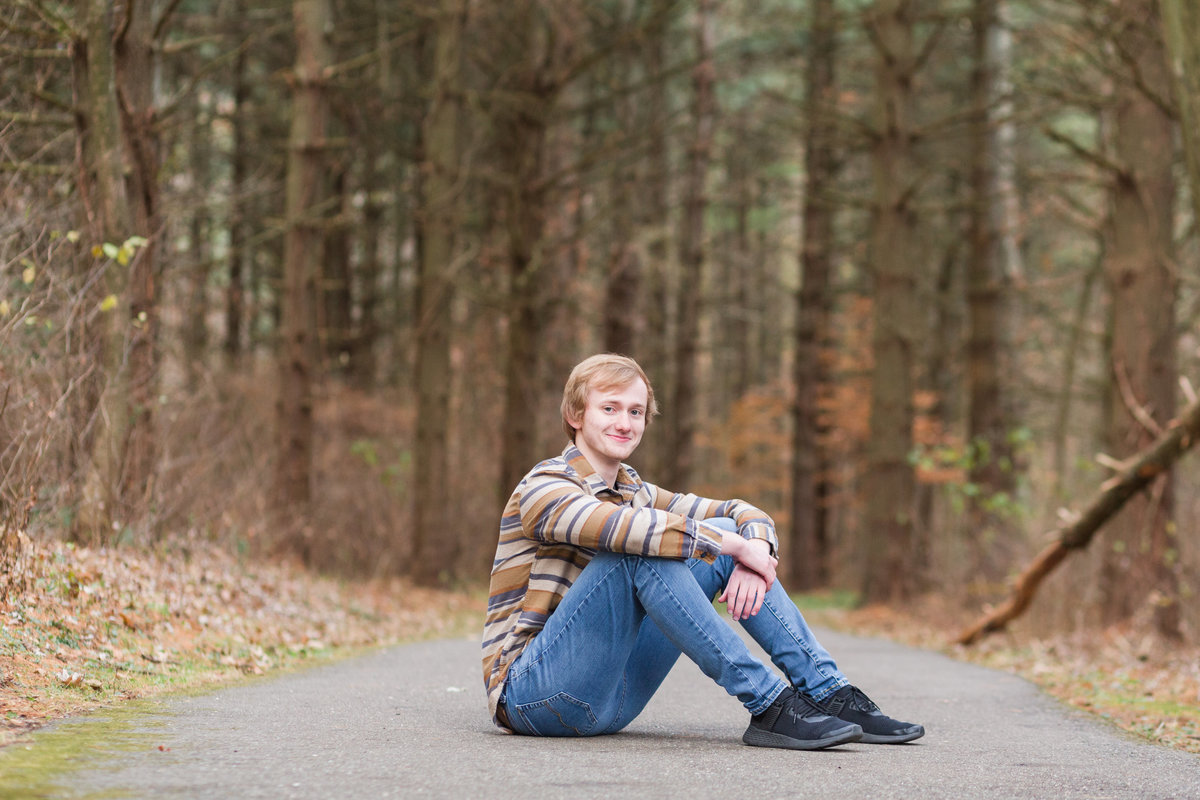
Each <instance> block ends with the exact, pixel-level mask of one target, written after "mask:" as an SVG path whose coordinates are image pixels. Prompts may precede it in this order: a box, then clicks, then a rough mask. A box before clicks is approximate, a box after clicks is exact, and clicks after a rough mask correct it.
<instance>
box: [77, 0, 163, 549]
mask: <svg viewBox="0 0 1200 800" xmlns="http://www.w3.org/2000/svg"><path fill="white" fill-rule="evenodd" d="M134 6H135V4H132V3H131V4H128V5H126V6H122V7H119V9H116V10H119V11H121V12H122V15H123V16H122V17H120V18H117V17H116V16H115V11H114V8H113V7H112V6H111V4H109V3H106V2H99V0H80V6H79V18H80V19H81V20H82V26H81V30H82V33H83V38H81V39H77V40H75V41H74V42H73V43H72V72H73V78H74V87H75V99H76V103H75V106H76V109H77V111H76V126H77V133H78V136H79V140H80V146H79V147H78V148H77V153H78V154H79V157H80V163H79V165H78V167H79V172H80V180H79V190H80V198H81V201H82V211H83V217H84V222H83V225H82V227H84V228H85V229H86V230H87V231H88V235H89V238H91V240H92V241H91V244H92V245H93V247H94V248H97V249H96V251H95V252H100V249H101V248H105V249H106V252H105V253H104V254H103V255H102V256H100V258H101V259H102V260H101V261H99V262H94V263H93V265H92V266H91V268H93V269H95V268H98V269H102V270H103V272H104V278H103V280H102V281H100V282H98V283H97V284H96V285H97V287H98V288H99V292H98V295H97V297H96V301H97V302H96V305H98V306H100V308H101V309H102V311H103V313H102V315H101V319H102V321H101V322H100V324H99V326H98V327H97V328H94V329H93V330H92V331H91V336H90V337H89V338H91V341H92V343H93V347H94V348H95V349H94V350H93V354H94V357H95V358H96V360H97V362H98V363H99V364H100V366H101V371H100V374H101V380H102V381H104V385H103V387H102V388H100V389H99V392H98V394H97V395H96V396H98V397H99V410H98V412H99V413H98V417H97V419H96V428H95V434H94V438H93V439H92V443H91V460H90V464H89V466H88V469H87V474H86V477H85V482H84V489H83V497H82V498H81V501H80V512H79V515H78V517H77V519H76V525H77V534H80V535H83V536H87V537H92V538H100V537H108V536H111V534H112V530H113V528H112V522H113V521H121V522H131V521H134V520H136V519H137V518H138V517H140V516H141V515H142V514H143V513H144V512H145V511H146V510H147V509H148V508H149V502H148V500H149V496H150V494H151V493H152V491H153V483H152V482H153V476H154V467H155V464H156V459H157V433H156V426H155V417H154V414H153V409H154V408H155V407H156V406H157V402H156V398H157V381H158V359H157V354H156V346H155V337H156V327H157V317H158V314H157V298H156V287H157V279H158V274H157V273H158V268H157V256H156V253H157V248H158V238H159V236H160V233H161V231H160V230H159V228H160V221H159V217H158V194H159V188H158V161H159V154H158V149H159V145H158V133H157V129H156V123H155V107H154V98H153V93H152V85H153V84H152V81H153V77H154V75H155V70H156V66H157V62H156V55H155V52H156V51H155V48H154V43H153V41H152V37H153V34H154V31H153V30H152V29H151V27H150V23H149V21H148V19H147V18H149V17H150V16H151V14H150V13H149V11H148V10H147V9H144V8H135V7H134ZM135 236H140V237H141V239H137V240H135V239H134V238H132V237H135ZM135 241H137V242H138V244H133V242H135ZM112 301H115V305H110V304H111V303H112ZM85 413H86V414H88V416H90V415H91V413H92V410H91V409H88V410H86V411H85ZM81 422H84V425H81V428H80V429H81V430H82V429H85V428H86V422H85V421H81Z"/></svg>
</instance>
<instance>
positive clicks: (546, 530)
mask: <svg viewBox="0 0 1200 800" xmlns="http://www.w3.org/2000/svg"><path fill="white" fill-rule="evenodd" d="M520 515H521V527H522V528H523V529H524V531H525V534H526V535H527V536H529V537H531V538H533V539H535V540H536V541H538V542H541V543H544V544H549V543H558V544H570V545H575V546H577V547H586V548H590V549H593V550H600V551H608V552H615V553H631V554H634V555H641V556H657V557H660V558H679V559H687V558H702V559H704V560H706V561H711V560H712V559H714V558H716V556H717V555H718V554H720V552H721V541H720V539H719V538H717V537H715V536H713V535H712V534H711V533H709V532H708V531H705V530H704V529H703V528H702V527H701V526H699V525H697V524H696V520H695V519H693V518H689V517H688V516H687V515H684V514H680V513H678V512H674V511H669V510H666V509H661V508H654V507H650V506H647V507H643V508H634V507H633V506H631V505H627V504H618V503H612V502H608V501H605V500H601V499H599V498H597V497H594V496H592V495H591V494H590V493H589V492H588V491H587V490H586V489H585V488H584V487H583V486H582V485H580V484H579V483H578V482H576V481H575V480H572V479H571V477H569V476H567V475H564V474H562V473H558V472H535V473H533V474H531V475H529V476H527V478H526V482H525V486H524V488H523V489H522V491H521V498H520Z"/></svg>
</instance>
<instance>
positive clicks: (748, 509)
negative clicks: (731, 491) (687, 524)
mask: <svg viewBox="0 0 1200 800" xmlns="http://www.w3.org/2000/svg"><path fill="white" fill-rule="evenodd" d="M647 487H648V488H649V489H650V491H651V495H652V504H653V506H654V508H658V509H661V510H663V511H665V512H666V513H669V514H683V515H685V516H687V517H689V518H691V519H696V520H703V519H713V518H714V517H729V518H731V519H733V520H734V522H736V523H737V526H738V534H739V535H740V536H741V537H742V538H743V539H762V540H763V541H765V542H767V544H768V545H770V547H771V555H772V556H775V557H778V556H779V534H778V533H777V532H776V530H775V521H774V520H772V519H771V517H770V515H769V514H767V513H766V512H765V511H762V510H761V509H759V508H757V507H755V506H753V505H751V504H750V503H747V502H746V501H745V500H736V499H735V500H713V499H710V498H707V497H699V496H698V495H694V494H687V493H678V492H670V491H667V490H665V489H661V488H659V487H657V486H652V485H650V484H647Z"/></svg>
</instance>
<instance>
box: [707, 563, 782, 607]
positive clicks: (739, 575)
mask: <svg viewBox="0 0 1200 800" xmlns="http://www.w3.org/2000/svg"><path fill="white" fill-rule="evenodd" d="M768 588H770V587H768V586H767V582H766V581H765V580H764V579H763V576H761V575H759V574H758V573H757V572H754V571H753V570H750V569H749V568H747V567H743V566H742V565H741V564H738V565H737V566H735V567H734V568H733V574H732V575H730V576H729V582H728V583H727V584H725V591H723V592H722V593H721V596H720V597H718V598H717V601H718V602H721V603H724V604H725V607H726V608H728V609H729V615H730V616H731V617H733V618H734V619H735V620H743V619H749V618H750V617H752V616H754V615H755V614H757V613H758V611H759V609H761V608H762V604H763V600H764V599H766V596H767V589H768Z"/></svg>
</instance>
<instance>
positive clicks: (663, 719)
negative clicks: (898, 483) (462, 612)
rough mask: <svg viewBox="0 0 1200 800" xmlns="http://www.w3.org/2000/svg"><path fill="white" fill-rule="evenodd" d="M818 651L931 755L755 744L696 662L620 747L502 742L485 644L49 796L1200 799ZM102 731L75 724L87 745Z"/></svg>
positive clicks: (421, 656)
mask: <svg viewBox="0 0 1200 800" xmlns="http://www.w3.org/2000/svg"><path fill="white" fill-rule="evenodd" d="M821 638H822V640H823V641H824V642H825V643H826V645H827V646H828V647H829V649H830V650H831V651H832V652H833V653H834V655H835V656H836V657H837V658H838V660H839V663H840V666H841V667H842V668H843V670H844V671H845V672H846V673H847V674H848V675H849V676H850V678H851V680H853V681H855V682H856V683H858V684H859V685H861V686H862V687H863V688H864V689H865V690H866V691H867V692H868V693H869V694H870V695H871V696H872V697H873V698H874V699H875V700H877V701H878V702H879V703H880V705H881V706H883V708H884V709H885V710H886V711H888V712H889V713H891V714H893V715H895V716H897V717H900V718H902V719H909V720H913V721H917V722H921V723H923V724H924V725H925V727H926V730H927V733H926V736H925V738H923V739H920V740H918V741H917V742H914V743H912V744H909V745H900V746H879V745H874V746H872V745H863V744H854V745H848V746H844V747H840V748H836V749H833V750H826V751H820V752H792V751H777V750H767V749H760V748H753V747H746V746H744V745H742V744H741V734H742V731H743V730H744V729H745V726H746V723H747V716H746V714H745V712H744V711H743V710H742V708H741V706H740V705H739V704H738V702H737V701H736V700H734V699H732V698H729V697H728V696H726V695H725V694H724V692H723V691H722V690H721V689H720V688H718V687H716V686H715V685H713V684H711V683H710V682H709V681H708V680H707V679H706V678H704V676H703V675H701V674H700V672H699V670H698V669H696V668H695V666H693V665H692V664H691V663H690V662H686V661H681V662H680V664H679V665H678V666H676V668H675V670H674V671H673V672H672V673H671V675H670V677H669V678H668V679H667V683H666V684H665V685H664V687H663V689H662V691H661V692H660V693H659V695H658V696H656V697H655V699H654V700H653V701H652V702H651V704H650V706H649V707H648V708H647V709H646V711H645V713H644V714H643V715H642V717H641V718H639V719H638V720H637V721H636V722H635V723H634V724H633V725H632V726H631V727H630V728H629V729H628V730H626V731H625V732H623V733H621V734H618V735H615V736H608V737H600V738H594V739H581V740H564V739H537V738H525V737H516V736H506V735H503V734H501V733H499V732H498V731H497V730H496V729H494V728H493V727H492V726H491V724H490V722H489V720H488V719H487V712H486V703H485V699H484V694H483V690H482V686H481V680H480V676H479V660H478V645H477V644H476V642H475V641H474V640H448V641H438V642H429V643H423V644H415V645H409V646H405V647H399V648H394V649H391V650H387V651H382V652H379V653H375V654H372V655H369V656H366V657H363V658H360V659H356V660H353V661H348V662H344V663H341V664H336V665H332V666H328V667H322V668H319V669H314V670H310V671H307V672H303V673H300V674H296V675H290V676H285V677H277V678H268V679H264V680H261V681H254V682H251V683H249V684H246V685H241V686H238V687H235V688H231V689H226V690H223V691H219V692H215V693H212V694H208V695H203V696H199V697H192V698H183V699H176V700H171V701H167V702H162V703H157V704H154V705H151V706H148V707H147V708H146V710H145V711H144V712H141V713H139V714H137V715H135V716H133V717H131V718H129V719H126V720H124V721H122V722H121V724H120V726H119V728H120V730H121V733H120V735H116V734H114V735H112V736H108V735H106V736H105V737H102V738H104V739H105V740H106V742H107V744H105V745H104V746H103V747H100V748H99V749H96V748H95V747H94V746H92V745H89V747H88V750H87V752H86V753H83V754H79V753H77V754H75V755H73V756H71V757H70V763H71V764H72V766H74V767H75V769H73V771H71V772H68V773H63V774H62V775H61V776H60V777H59V778H57V779H56V781H55V783H56V785H55V786H54V788H53V792H52V794H48V795H46V796H54V797H68V798H69V797H76V798H80V797H92V796H96V797H100V796H102V797H106V798H124V797H127V798H201V799H203V798H213V799H214V800H216V799H217V798H220V800H227V799H228V798H273V799H274V798H342V797H353V798H387V797H437V798H443V797H444V798H468V797H469V798H476V797H486V798H530V797H534V798H559V797H561V798H573V799H574V798H610V797H621V798H640V797H653V798H688V800H701V799H702V798H722V800H724V799H725V798H741V797H746V798H785V797H786V798H808V797H811V798H823V799H825V798H922V799H923V800H924V799H928V798H954V800H962V799H963V798H1004V799H1005V800H1013V799H1014V798H1138V799H1139V800H1144V799H1146V798H1180V799H1182V798H1200V758H1197V757H1196V756H1192V755H1187V754H1181V753H1175V752H1172V751H1169V750H1165V749H1163V748H1160V747H1156V746H1152V745H1148V744H1144V743H1141V742H1138V741H1135V740H1133V739H1131V738H1129V737H1127V736H1126V735H1124V734H1122V733H1121V732H1119V731H1117V730H1115V729H1113V728H1111V727H1109V726H1107V725H1106V724H1104V723H1101V722H1097V721H1094V720H1092V719H1089V718H1087V717H1085V716H1083V715H1081V714H1079V713H1076V712H1072V711H1070V710H1068V709H1066V708H1065V707H1063V706H1062V705H1060V704H1058V703H1057V702H1056V701H1054V700H1052V699H1050V698H1048V697H1046V696H1044V695H1042V694H1041V693H1040V692H1039V691H1038V690H1037V689H1036V688H1034V687H1033V686H1031V685H1030V684H1028V683H1026V682H1025V681H1023V680H1020V679H1018V678H1015V677H1011V676H1009V675H1005V674H1003V673H999V672H994V671H991V670H987V669H983V668H980V667H976V666H971V665H967V664H961V663H957V662H955V661H953V660H951V659H949V658H946V657H944V656H941V655H938V654H935V653H928V652H923V651H918V650H913V649H909V648H905V647H901V646H898V645H894V644H891V643H888V642H884V641H880V640H875V639H866V638H858V637H853V636H846V635H841V634H834V633H831V632H825V631H822V632H821ZM107 724H110V723H106V722H105V718H104V716H103V715H100V716H99V717H97V718H94V719H87V720H85V721H83V722H82V723H80V722H73V723H70V725H73V726H77V727H75V728H74V729H73V730H74V731H75V732H76V733H74V734H73V735H77V736H78V738H79V739H80V740H81V741H83V740H88V741H90V740H93V739H96V738H98V737H89V736H87V735H86V730H87V726H89V725H100V726H104V725H107ZM48 735H49V736H53V735H55V733H54V729H51V730H50V731H49V732H48ZM38 746H39V739H38V738H35V739H34V742H33V747H34V748H37V747H38ZM18 756H19V754H18ZM3 765H4V762H3V761H0V769H3V768H4V766H3Z"/></svg>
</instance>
